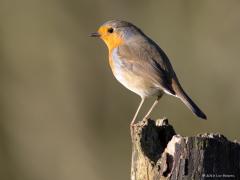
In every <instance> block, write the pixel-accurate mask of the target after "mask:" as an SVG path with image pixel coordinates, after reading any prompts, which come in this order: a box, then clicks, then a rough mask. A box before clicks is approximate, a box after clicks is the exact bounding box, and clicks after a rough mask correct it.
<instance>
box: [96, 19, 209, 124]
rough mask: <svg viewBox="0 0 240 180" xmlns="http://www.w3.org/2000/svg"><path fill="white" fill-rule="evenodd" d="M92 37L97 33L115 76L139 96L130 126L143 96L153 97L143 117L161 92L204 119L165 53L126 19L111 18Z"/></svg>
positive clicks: (204, 116)
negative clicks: (102, 42)
mask: <svg viewBox="0 0 240 180" xmlns="http://www.w3.org/2000/svg"><path fill="white" fill-rule="evenodd" d="M94 36H99V37H100V38H101V39H103V40H104V42H105V43H106V44H107V46H108V49H109V62H110V65H111V69H112V71H113V74H114V76H115V77H116V79H117V80H118V81H119V82H120V83H122V84H123V85H124V86H125V87H126V88H128V89H130V90H131V91H133V92H135V93H136V94H138V95H139V96H141V98H142V101H141V103H140V105H139V107H138V110H137V112H136V114H135V116H134V118H133V120H132V123H131V124H132V125H133V123H134V121H135V119H136V117H137V114H138V112H139V110H140V108H141V106H142V104H143V102H144V100H145V98H146V97H149V96H157V100H156V101H155V102H154V104H153V106H152V107H151V109H150V110H149V112H148V113H147V115H146V117H147V116H149V114H150V112H151V111H152V110H153V108H154V107H155V106H156V104H157V103H158V100H159V99H160V97H161V96H162V95H163V94H164V93H166V94H170V95H173V96H175V97H177V98H180V99H181V100H182V101H183V102H184V104H185V105H186V106H187V107H188V108H190V109H191V110H192V112H193V113H194V114H196V115H197V116H198V117H200V118H203V119H206V115H205V114H204V113H203V112H202V111H201V110H200V109H199V108H198V106H197V105H196V104H195V103H194V102H193V101H192V100H191V99H190V98H189V96H188V95H187V94H186V93H185V92H184V90H183V88H182V87H181V85H180V83H179V81H178V78H177V76H176V74H175V72H174V70H173V67H172V65H171V63H170V61H169V59H168V57H167V55H166V54H165V53H164V51H163V50H162V49H161V48H160V47H159V46H158V45H157V44H156V43H155V42H154V41H153V40H151V39H150V38H149V37H147V36H146V35H145V34H144V33H143V32H142V31H141V30H140V29H139V28H137V27H136V26H134V25H133V24H131V23H129V22H125V21H119V20H113V21H108V22H106V23H104V24H103V25H102V26H101V27H100V28H99V30H98V33H95V34H94Z"/></svg>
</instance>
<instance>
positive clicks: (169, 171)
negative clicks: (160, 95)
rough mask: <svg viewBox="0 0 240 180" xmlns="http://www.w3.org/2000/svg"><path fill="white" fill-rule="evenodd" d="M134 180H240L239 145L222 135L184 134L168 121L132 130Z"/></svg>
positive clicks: (148, 122)
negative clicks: (180, 133) (184, 135)
mask: <svg viewBox="0 0 240 180" xmlns="http://www.w3.org/2000/svg"><path fill="white" fill-rule="evenodd" d="M131 131H132V132H131V134H132V143H133V144H132V146H133V147H132V167H131V180H160V179H170V180H188V179H194V180H195V179H196V180H198V179H240V144H239V143H238V142H231V141H228V140H227V139H226V138H225V137H224V136H223V135H220V134H212V133H211V134H200V135H197V136H195V137H182V136H180V135H177V134H176V133H175V130H174V129H173V127H172V126H171V125H169V124H168V120H167V119H164V120H157V121H153V120H143V121H141V122H139V123H137V124H136V125H135V126H134V127H132V129H131Z"/></svg>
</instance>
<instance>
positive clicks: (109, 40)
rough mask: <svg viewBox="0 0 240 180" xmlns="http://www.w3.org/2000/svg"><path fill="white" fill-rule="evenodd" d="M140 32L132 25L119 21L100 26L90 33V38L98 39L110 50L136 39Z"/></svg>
mask: <svg viewBox="0 0 240 180" xmlns="http://www.w3.org/2000/svg"><path fill="white" fill-rule="evenodd" d="M139 33H141V31H140V30H139V29H138V28H137V27H136V26H134V25H133V24H131V23H129V22H126V21H121V20H111V21H107V22H105V23H104V24H103V25H101V26H100V27H99V29H98V31H97V32H95V33H92V34H91V36H92V37H100V38H101V39H102V40H103V41H104V42H105V44H106V45H107V47H108V49H109V50H111V49H113V48H115V47H117V46H119V45H121V44H123V43H126V42H127V41H130V40H132V39H133V38H136V35H139Z"/></svg>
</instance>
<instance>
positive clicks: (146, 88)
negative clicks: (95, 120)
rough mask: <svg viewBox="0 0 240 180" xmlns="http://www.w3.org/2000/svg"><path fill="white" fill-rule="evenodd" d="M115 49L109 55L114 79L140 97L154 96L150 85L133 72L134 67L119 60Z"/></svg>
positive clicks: (125, 61)
mask: <svg viewBox="0 0 240 180" xmlns="http://www.w3.org/2000/svg"><path fill="white" fill-rule="evenodd" d="M117 51H118V50H117V48H115V49H113V50H112V52H110V53H109V64H110V67H111V69H112V72H113V74H114V76H115V78H116V79H117V80H118V81H119V82H120V83H121V84H123V85H124V86H125V87H126V88H128V89H129V90H131V91H133V92H135V93H137V94H138V95H140V96H143V95H147V94H154V93H155V90H154V89H152V83H151V82H150V81H148V79H146V78H145V77H143V76H139V73H138V74H136V73H135V72H134V70H133V68H134V66H133V65H132V64H131V63H128V61H127V60H126V59H121V57H120V56H119V55H118V52H117Z"/></svg>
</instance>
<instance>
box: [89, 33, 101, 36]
mask: <svg viewBox="0 0 240 180" xmlns="http://www.w3.org/2000/svg"><path fill="white" fill-rule="evenodd" d="M89 36H90V37H100V36H101V35H100V34H99V33H98V32H94V33H91V34H90V35H89Z"/></svg>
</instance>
